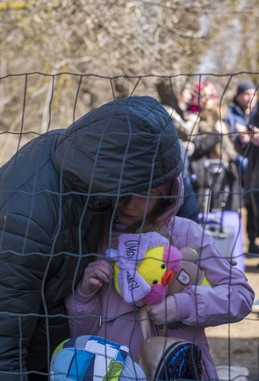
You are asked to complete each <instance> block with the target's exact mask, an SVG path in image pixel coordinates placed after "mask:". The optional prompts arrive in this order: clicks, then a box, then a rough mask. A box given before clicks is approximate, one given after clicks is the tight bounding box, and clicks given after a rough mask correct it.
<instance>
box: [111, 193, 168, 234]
mask: <svg viewBox="0 0 259 381" xmlns="http://www.w3.org/2000/svg"><path fill="white" fill-rule="evenodd" d="M158 196H161V193H160V191H159V189H152V190H151V192H150V194H149V196H148V195H147V193H146V192H143V193H141V196H128V197H126V198H125V200H124V201H123V202H122V203H121V204H119V205H118V208H117V217H118V220H119V223H121V224H123V225H125V226H128V227H129V226H132V225H134V224H135V223H137V222H140V221H141V220H142V219H143V218H144V217H147V216H149V215H150V214H151V213H152V212H153V211H154V209H155V208H156V206H157V205H158V203H159V198H158Z"/></svg>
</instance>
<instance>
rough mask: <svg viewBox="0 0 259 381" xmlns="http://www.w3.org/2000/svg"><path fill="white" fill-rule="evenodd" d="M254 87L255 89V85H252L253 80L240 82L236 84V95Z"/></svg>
mask: <svg viewBox="0 0 259 381" xmlns="http://www.w3.org/2000/svg"><path fill="white" fill-rule="evenodd" d="M255 89H256V86H255V85H254V83H253V82H249V81H244V82H240V83H239V85H238V86H237V90H236V96H238V95H239V94H242V93H244V92H245V91H247V90H255Z"/></svg>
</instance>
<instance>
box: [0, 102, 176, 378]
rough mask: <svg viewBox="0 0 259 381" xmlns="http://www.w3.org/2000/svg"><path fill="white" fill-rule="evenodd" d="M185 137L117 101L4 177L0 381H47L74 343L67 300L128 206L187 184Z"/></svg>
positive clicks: (151, 113) (146, 110)
mask: <svg viewBox="0 0 259 381" xmlns="http://www.w3.org/2000/svg"><path fill="white" fill-rule="evenodd" d="M182 169H183V163H182V160H181V150H180V145H179V141H178V136H177V132H176V129H175V127H174V125H173V123H172V120H171V118H170V116H169V115H168V113H167V111H166V110H165V109H164V107H163V106H161V104H160V103H159V102H157V101H156V100H155V99H153V98H151V97H146V96H143V97H135V96H132V97H129V98H125V99H120V100H115V101H112V102H110V103H108V104H105V105H103V106H101V107H99V108H97V109H95V110H92V111H90V112H89V113H87V114H86V115H85V116H83V117H82V118H81V119H79V120H78V121H76V122H74V123H73V124H72V125H71V126H70V127H68V128H67V129H63V130H55V131H51V132H48V133H46V134H44V135H42V136H40V137H38V138H35V139H33V140H32V141H30V142H29V143H28V144H27V145H25V146H24V147H23V148H21V149H20V150H19V151H18V152H17V153H16V154H15V155H14V156H13V157H12V158H11V159H10V160H9V161H8V162H7V163H6V164H5V165H4V166H3V167H2V168H1V169H0V261H1V263H0V309H1V314H0V379H1V380H5V381H18V380H19V381H21V380H23V381H26V380H46V379H47V374H48V364H49V362H50V357H51V354H52V351H53V349H54V348H55V347H56V346H57V345H58V344H59V343H60V342H61V341H62V340H64V339H66V338H67V337H68V335H69V332H68V324H67V319H66V317H65V308H64V302H63V301H64V297H65V296H66V295H68V294H70V293H71V292H73V290H74V289H75V287H76V285H77V283H78V281H79V279H80V278H81V277H82V274H83V272H84V269H85V266H86V265H87V264H88V263H89V261H90V260H91V258H93V256H94V253H97V248H98V244H99V241H100V237H101V234H102V227H103V215H104V213H105V212H107V210H108V209H109V208H112V207H113V206H116V205H117V204H118V203H119V201H120V197H121V196H123V195H124V196H126V195H127V194H129V193H133V194H134V193H136V194H138V193H141V192H143V191H148V189H150V188H151V187H159V186H161V185H163V184H165V183H167V182H168V181H169V180H172V179H174V178H177V176H179V174H180V173H181V172H182Z"/></svg>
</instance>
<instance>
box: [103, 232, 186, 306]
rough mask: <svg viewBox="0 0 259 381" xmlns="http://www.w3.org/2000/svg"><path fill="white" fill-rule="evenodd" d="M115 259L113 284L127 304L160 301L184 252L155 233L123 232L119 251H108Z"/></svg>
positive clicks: (165, 293) (119, 242)
mask: <svg viewBox="0 0 259 381" xmlns="http://www.w3.org/2000/svg"><path fill="white" fill-rule="evenodd" d="M111 254H112V257H113V258H114V260H115V266H114V270H115V271H114V284H115V288H116V290H117V292H118V293H119V294H120V295H121V296H122V297H123V299H124V300H125V301H126V302H127V303H136V304H138V305H142V304H157V303H160V302H161V301H162V300H163V299H164V298H165V296H166V295H167V290H168V286H169V284H170V283H171V281H172V279H173V277H174V273H175V272H176V271H177V270H178V269H179V268H180V266H181V263H182V254H181V252H180V251H179V250H178V249H177V248H176V247H174V246H171V245H170V244H169V241H168V240H167V239H166V238H165V237H163V236H161V235H160V234H159V233H156V232H148V233H143V234H121V235H120V236H119V238H118V250H108V251H107V255H109V256H111Z"/></svg>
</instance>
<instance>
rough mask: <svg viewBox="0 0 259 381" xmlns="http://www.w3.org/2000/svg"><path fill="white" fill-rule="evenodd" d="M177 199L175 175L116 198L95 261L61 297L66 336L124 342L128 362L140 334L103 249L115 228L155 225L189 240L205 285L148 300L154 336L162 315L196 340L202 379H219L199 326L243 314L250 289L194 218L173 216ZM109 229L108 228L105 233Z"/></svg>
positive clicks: (174, 331)
mask: <svg viewBox="0 0 259 381" xmlns="http://www.w3.org/2000/svg"><path fill="white" fill-rule="evenodd" d="M182 199H183V184H182V178H181V176H180V177H178V178H177V179H176V180H175V181H172V182H169V183H168V184H165V185H164V186H162V187H159V188H156V189H152V190H151V191H150V193H142V194H140V195H131V196H128V197H126V198H125V199H124V200H123V202H122V203H120V204H118V206H117V208H116V210H115V211H114V213H113V214H112V215H110V216H109V220H108V225H107V226H108V227H107V228H106V229H104V231H105V232H106V233H104V239H103V242H102V243H100V253H99V255H97V256H96V260H95V261H93V262H91V263H90V264H89V265H88V266H87V268H86V269H85V272H84V276H83V278H82V280H81V282H80V283H79V285H78V288H77V289H76V290H75V292H74V293H73V295H70V296H69V297H68V298H67V300H66V307H67V314H68V315H71V316H70V317H69V325H70V333H71V336H78V335H98V336H103V337H106V338H107V339H109V340H112V341H117V342H118V343H120V344H124V345H128V346H129V348H130V354H131V356H132V357H133V359H134V360H135V361H137V359H138V354H139V350H140V346H141V343H142V341H143V336H142V333H141V328H140V323H139V306H137V305H136V304H134V303H126V302H125V301H124V299H123V298H122V297H121V295H119V294H118V292H117V291H116V289H115V287H114V283H113V281H112V278H113V263H112V262H111V261H109V260H107V258H106V257H105V255H104V252H105V249H107V248H115V249H117V237H118V235H119V234H120V233H127V232H131V233H132V232H141V233H143V232H147V231H158V232H159V233H160V234H161V235H163V236H164V237H166V238H168V239H169V241H170V243H171V244H172V245H174V246H175V247H176V248H178V249H179V250H181V249H182V248H184V247H191V248H193V249H195V250H197V251H198V252H199V267H200V268H201V269H202V270H203V271H204V274H205V276H206V278H207V279H208V280H209V282H210V285H189V286H188V285H186V287H185V288H184V289H183V291H182V292H179V293H175V294H173V295H167V296H166V298H165V299H164V300H163V301H162V302H160V303H158V304H149V305H147V310H148V314H149V317H150V319H151V320H152V321H153V322H154V324H153V326H152V329H153V332H152V333H153V335H156V334H158V335H159V334H162V328H161V327H162V326H163V324H164V323H165V322H166V321H167V322H170V325H169V327H170V328H169V336H175V337H179V338H183V339H186V340H188V341H192V342H195V343H196V344H197V345H198V346H199V347H200V349H201V351H202V380H207V381H213V380H214V381H215V380H218V376H217V372H216V369H215V366H214V363H213V360H212V358H211V355H210V353H209V347H208V342H207V339H206V335H205V328H206V327H211V326H217V325H220V324H229V323H234V322H237V321H240V320H242V319H244V318H245V317H246V316H247V315H248V314H249V313H250V311H251V308H252V304H253V299H254V292H253V290H252V288H251V287H250V285H249V284H248V282H247V279H246V277H245V276H244V274H243V273H242V272H241V271H240V270H238V269H237V268H236V267H235V266H233V265H231V264H230V263H229V262H228V261H227V260H226V259H225V258H224V257H223V256H222V254H221V253H220V252H219V250H218V248H217V246H216V243H215V242H214V240H213V239H212V238H211V236H210V235H209V234H208V233H206V231H204V230H203V229H202V227H201V226H200V225H198V224H196V223H195V222H193V221H191V220H188V219H185V218H182V217H178V216H176V213H177V211H178V209H179V208H180V206H181V203H182ZM111 231H112V234H111Z"/></svg>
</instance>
